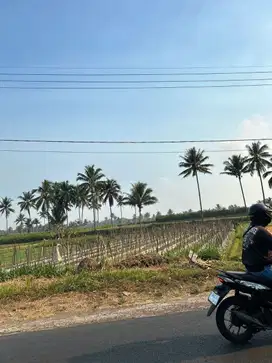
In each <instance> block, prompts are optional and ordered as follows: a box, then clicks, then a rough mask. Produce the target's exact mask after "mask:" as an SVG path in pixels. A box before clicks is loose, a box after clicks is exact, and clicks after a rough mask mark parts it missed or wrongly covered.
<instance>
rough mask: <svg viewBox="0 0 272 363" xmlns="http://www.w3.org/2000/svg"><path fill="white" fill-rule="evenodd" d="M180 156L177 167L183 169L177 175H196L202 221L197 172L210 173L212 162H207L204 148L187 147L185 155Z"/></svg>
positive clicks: (199, 195) (184, 176)
mask: <svg viewBox="0 0 272 363" xmlns="http://www.w3.org/2000/svg"><path fill="white" fill-rule="evenodd" d="M180 157H181V159H182V161H181V162H180V163H179V167H180V168H182V169H184V170H183V171H182V172H181V173H180V174H179V175H180V176H183V178H187V177H188V176H189V175H192V176H193V177H196V183H197V190H198V197H199V204H200V211H201V219H202V221H203V207H202V199H201V192H200V186H199V174H200V173H203V174H211V171H210V169H211V168H212V167H213V164H209V163H207V161H208V160H209V157H208V156H204V150H196V148H195V147H193V148H191V149H188V150H187V151H186V153H185V155H184V156H180Z"/></svg>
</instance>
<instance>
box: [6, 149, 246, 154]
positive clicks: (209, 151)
mask: <svg viewBox="0 0 272 363" xmlns="http://www.w3.org/2000/svg"><path fill="white" fill-rule="evenodd" d="M245 151H247V150H246V149H238V150H233V149H229V150H223V149H222V150H205V152H206V153H221V152H222V153H224V152H245ZM0 152H8V153H9V152H10V153H51V154H184V153H185V152H186V150H179V151H178V150H176V151H76V150H26V149H25V150H24V149H0Z"/></svg>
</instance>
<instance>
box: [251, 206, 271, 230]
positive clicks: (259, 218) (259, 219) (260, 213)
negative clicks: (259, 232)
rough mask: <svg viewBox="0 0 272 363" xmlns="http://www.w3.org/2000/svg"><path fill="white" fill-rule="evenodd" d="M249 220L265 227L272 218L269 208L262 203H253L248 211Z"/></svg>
mask: <svg viewBox="0 0 272 363" xmlns="http://www.w3.org/2000/svg"><path fill="white" fill-rule="evenodd" d="M248 215H249V217H250V220H251V221H252V222H254V223H256V224H260V225H261V226H264V227H266V226H267V225H268V224H269V223H270V222H271V219H272V213H271V210H270V209H269V208H268V207H267V206H265V205H264V204H261V203H257V204H253V205H252V206H251V207H250V208H249V211H248Z"/></svg>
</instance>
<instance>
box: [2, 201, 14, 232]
mask: <svg viewBox="0 0 272 363" xmlns="http://www.w3.org/2000/svg"><path fill="white" fill-rule="evenodd" d="M14 212H15V210H14V209H13V208H12V199H10V198H8V197H5V198H2V199H1V202H0V213H1V214H2V215H3V214H4V215H5V217H6V231H7V233H8V218H9V216H10V214H11V213H14Z"/></svg>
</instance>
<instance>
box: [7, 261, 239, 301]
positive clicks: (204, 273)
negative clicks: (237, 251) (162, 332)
mask: <svg viewBox="0 0 272 363" xmlns="http://www.w3.org/2000/svg"><path fill="white" fill-rule="evenodd" d="M225 266H226V267H229V268H232V269H233V268H236V269H237V268H240V269H241V265H238V264H233V263H229V264H225ZM214 267H216V268H218V267H220V268H222V264H220V265H216V264H214ZM47 273H48V271H47ZM216 273H217V272H216V271H215V270H203V269H200V268H197V267H191V266H189V265H188V266H184V267H183V268H180V267H177V266H165V267H164V268H160V269H155V270H153V269H123V270H114V269H112V270H105V271H99V272H93V273H90V272H86V271H85V272H82V273H80V274H75V273H73V272H71V271H64V272H62V273H60V276H59V277H56V274H55V273H52V276H50V278H42V277H40V278H36V277H37V275H36V276H35V274H31V275H29V276H26V277H24V278H18V279H16V280H12V281H7V282H4V283H2V284H1V289H0V301H1V302H3V303H4V302H7V301H11V300H17V301H18V300H24V299H30V300H38V299H41V298H45V297H48V296H53V295H59V294H65V293H69V292H79V293H90V292H94V291H100V292H103V291H104V292H105V291H108V290H112V289H113V290H116V291H124V290H125V291H143V290H145V291H146V290H152V289H155V290H157V289H159V290H160V289H162V290H167V289H171V288H177V287H180V288H182V287H183V286H185V285H188V284H189V285H190V284H191V285H192V284H193V285H196V287H197V286H200V285H201V284H202V283H204V282H207V279H212V278H214V277H215V276H216Z"/></svg>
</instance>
